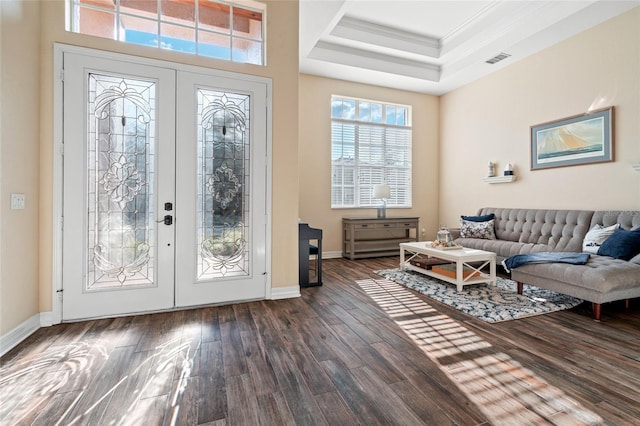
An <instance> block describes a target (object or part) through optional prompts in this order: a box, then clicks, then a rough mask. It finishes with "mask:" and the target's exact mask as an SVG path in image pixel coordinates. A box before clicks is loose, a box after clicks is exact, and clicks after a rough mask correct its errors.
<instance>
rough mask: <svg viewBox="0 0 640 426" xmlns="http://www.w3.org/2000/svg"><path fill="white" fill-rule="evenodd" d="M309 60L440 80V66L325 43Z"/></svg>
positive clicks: (319, 43) (318, 47) (316, 48)
mask: <svg viewBox="0 0 640 426" xmlns="http://www.w3.org/2000/svg"><path fill="white" fill-rule="evenodd" d="M309 58H311V59H316V60H321V61H328V62H333V63H336V64H342V65H349V66H353V67H358V68H363V69H368V70H373V71H380V72H385V73H391V74H397V75H402V76H405V77H412V78H417V79H421V80H427V81H439V79H440V66H438V65H434V64H428V63H425V62H418V61H413V60H410V59H403V58H398V57H395V56H390V55H386V54H382V53H376V52H371V51H367V50H363V49H357V48H353V47H347V46H342V45H339V44H335V43H329V42H324V41H321V42H318V43H317V44H316V46H315V47H314V48H313V50H312V51H311V53H310V55H309Z"/></svg>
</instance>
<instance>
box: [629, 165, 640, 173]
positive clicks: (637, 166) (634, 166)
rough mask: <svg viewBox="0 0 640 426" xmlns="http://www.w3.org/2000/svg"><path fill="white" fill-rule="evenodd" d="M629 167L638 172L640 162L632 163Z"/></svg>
mask: <svg viewBox="0 0 640 426" xmlns="http://www.w3.org/2000/svg"><path fill="white" fill-rule="evenodd" d="M631 167H633V168H634V169H635V170H636V172H640V164H632V165H631Z"/></svg>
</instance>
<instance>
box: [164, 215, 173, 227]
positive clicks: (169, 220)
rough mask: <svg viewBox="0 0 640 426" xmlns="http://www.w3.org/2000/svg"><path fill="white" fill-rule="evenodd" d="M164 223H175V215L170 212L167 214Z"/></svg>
mask: <svg viewBox="0 0 640 426" xmlns="http://www.w3.org/2000/svg"><path fill="white" fill-rule="evenodd" d="M164 224H165V225H173V216H171V215H170V214H168V215H165V217H164Z"/></svg>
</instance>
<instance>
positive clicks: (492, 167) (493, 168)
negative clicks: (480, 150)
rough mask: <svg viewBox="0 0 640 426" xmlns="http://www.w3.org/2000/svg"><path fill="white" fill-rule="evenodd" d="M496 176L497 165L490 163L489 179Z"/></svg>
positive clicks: (488, 165)
mask: <svg viewBox="0 0 640 426" xmlns="http://www.w3.org/2000/svg"><path fill="white" fill-rule="evenodd" d="M495 175H496V163H494V162H492V161H489V163H488V164H487V177H494V176H495Z"/></svg>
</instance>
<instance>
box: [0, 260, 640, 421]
mask: <svg viewBox="0 0 640 426" xmlns="http://www.w3.org/2000/svg"><path fill="white" fill-rule="evenodd" d="M397 262H398V259H397V258H383V259H371V260H360V261H348V260H344V259H330V260H325V261H324V262H323V267H324V268H323V269H324V271H323V274H324V286H322V287H314V288H306V289H302V297H301V298H298V299H287V300H277V301H262V302H252V303H244V304H237V305H231V306H221V307H210V308H201V309H192V310H184V311H179V312H171V313H158V314H150V315H140V316H133V317H123V318H114V319H103V320H95V321H87V322H79V323H70V324H60V325H56V326H53V327H48V328H42V329H40V330H38V331H37V332H36V333H35V334H33V335H32V336H31V337H29V338H28V339H27V340H26V341H25V342H23V343H22V344H20V345H19V346H18V347H16V348H14V349H13V350H12V351H11V352H9V353H8V354H6V355H5V356H4V357H2V359H1V360H0V361H1V366H0V368H1V370H0V423H1V424H2V425H14V424H19V425H23V424H25V425H27V424H43V425H57V424H60V425H71V424H74V425H77V424H104V425H111V424H114V425H116V424H128V425H129V424H130V425H162V424H179V425H191V424H213V425H226V424H229V425H311V424H322V425H357V424H361V425H376V424H397V425H420V424H428V425H449V424H450V425H454V424H455V425H480V424H482V425H484V424H495V425H499V424H504V425H520V424H565V425H578V424H608V425H631V424H636V425H637V424H638V419H640V306H639V305H640V303H638V300H634V301H632V303H631V307H630V309H628V310H627V309H625V308H624V305H623V304H622V303H612V304H608V305H605V306H604V309H603V316H602V321H601V322H595V321H593V320H592V319H591V311H590V307H589V306H587V305H581V306H579V307H577V308H575V309H573V310H569V311H563V312H557V313H553V314H547V315H542V316H537V317H533V318H527V319H520V320H516V321H509V322H504V323H498V324H489V323H485V322H483V321H480V320H477V319H475V318H472V317H469V316H467V315H465V314H462V313H460V312H458V311H456V310H454V309H452V308H450V307H448V306H445V305H442V304H439V303H437V302H435V301H433V300H431V299H428V298H426V297H423V296H421V295H418V294H417V293H415V292H412V291H410V290H407V289H406V288H404V287H401V286H398V285H396V284H393V283H389V282H385V281H384V280H382V279H381V277H379V276H377V275H375V274H374V273H373V271H374V270H377V269H384V268H389V267H395V266H396V265H397ZM371 278H374V279H375V280H378V281H373V280H371Z"/></svg>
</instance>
